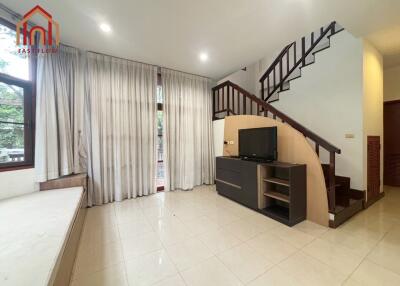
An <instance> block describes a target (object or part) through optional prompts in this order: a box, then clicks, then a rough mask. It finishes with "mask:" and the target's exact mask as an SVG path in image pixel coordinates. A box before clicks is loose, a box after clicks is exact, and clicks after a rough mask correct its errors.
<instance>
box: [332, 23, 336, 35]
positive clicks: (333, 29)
mask: <svg viewBox="0 0 400 286" xmlns="http://www.w3.org/2000/svg"><path fill="white" fill-rule="evenodd" d="M331 25H332V33H331V35H334V34H335V27H336V23H335V22H332V24H331Z"/></svg>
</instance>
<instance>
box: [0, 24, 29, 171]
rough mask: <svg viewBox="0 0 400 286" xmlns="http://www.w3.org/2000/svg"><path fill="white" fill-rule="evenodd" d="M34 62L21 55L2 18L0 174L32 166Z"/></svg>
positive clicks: (0, 41)
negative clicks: (0, 172)
mask: <svg viewBox="0 0 400 286" xmlns="http://www.w3.org/2000/svg"><path fill="white" fill-rule="evenodd" d="M34 66H35V60H34V59H33V58H29V57H27V56H26V55H20V54H19V53H18V47H17V46H16V32H15V26H14V25H12V24H11V23H8V22H6V21H5V20H2V19H1V18H0V171H4V170H10V169H18V168H25V167H32V166H33V150H34V149H33V143H34V94H33V92H34V86H35V81H34V80H33V79H34V75H35V73H34Z"/></svg>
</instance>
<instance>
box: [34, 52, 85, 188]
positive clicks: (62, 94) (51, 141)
mask: <svg viewBox="0 0 400 286" xmlns="http://www.w3.org/2000/svg"><path fill="white" fill-rule="evenodd" d="M80 57H81V55H80V52H79V50H78V49H75V48H72V47H66V46H63V45H61V46H60V47H59V49H58V52H57V53H50V54H41V55H39V56H38V61H37V91H36V135H35V171H36V177H37V181H39V182H43V181H46V180H51V179H55V178H57V177H59V176H63V175H68V174H71V173H72V172H80V171H84V167H82V166H85V163H84V161H85V160H86V158H84V157H85V155H84V151H83V150H84V149H85V147H84V146H83V143H84V140H83V138H82V124H83V123H82V122H83V121H82V120H83V100H84V89H83V85H82V77H83V72H82V70H83V66H82V65H81V61H80Z"/></svg>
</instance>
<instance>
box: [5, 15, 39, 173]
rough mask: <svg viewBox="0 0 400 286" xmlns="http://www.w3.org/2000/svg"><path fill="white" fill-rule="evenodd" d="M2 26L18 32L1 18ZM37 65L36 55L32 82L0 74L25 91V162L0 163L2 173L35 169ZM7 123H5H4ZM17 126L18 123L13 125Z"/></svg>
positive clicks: (31, 61)
mask: <svg viewBox="0 0 400 286" xmlns="http://www.w3.org/2000/svg"><path fill="white" fill-rule="evenodd" d="M0 25H3V26H6V27H8V28H9V29H12V30H14V31H16V25H15V24H12V23H11V22H9V21H7V20H5V19H4V18H2V17H0ZM36 63H37V58H36V56H34V55H31V56H30V57H29V76H30V80H23V79H20V78H17V77H13V76H11V75H8V74H5V73H2V72H0V82H3V83H5V84H8V85H15V86H18V87H20V88H22V89H23V90H24V103H23V104H24V122H23V123H21V124H22V125H24V161H11V162H6V163H0V172H5V171H13V170H20V169H29V168H33V167H34V163H35V162H34V161H35V160H34V158H35V114H36V112H35V109H36V108H35V107H36ZM2 123H5V122H2ZM13 124H16V123H13Z"/></svg>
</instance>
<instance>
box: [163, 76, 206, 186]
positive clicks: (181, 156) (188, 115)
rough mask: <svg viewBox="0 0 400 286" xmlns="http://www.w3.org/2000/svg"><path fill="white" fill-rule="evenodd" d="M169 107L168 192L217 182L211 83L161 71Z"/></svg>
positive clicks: (166, 103)
mask: <svg viewBox="0 0 400 286" xmlns="http://www.w3.org/2000/svg"><path fill="white" fill-rule="evenodd" d="M161 78H162V86H163V94H164V100H165V103H164V108H165V114H164V116H165V129H164V130H165V138H166V142H165V143H166V148H165V157H166V160H165V161H166V174H167V175H166V183H165V189H166V190H175V189H182V190H188V189H192V188H193V187H194V186H197V185H201V184H213V183H214V152H213V142H212V114H211V113H212V111H211V110H212V99H211V86H210V85H211V82H210V80H209V79H207V78H203V77H200V76H194V75H189V74H186V73H182V72H177V71H173V70H169V69H161Z"/></svg>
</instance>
